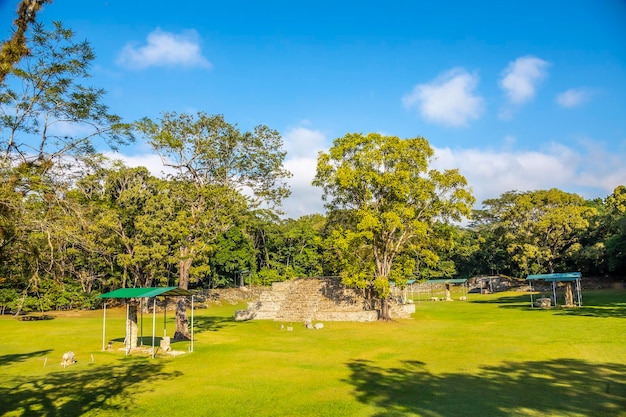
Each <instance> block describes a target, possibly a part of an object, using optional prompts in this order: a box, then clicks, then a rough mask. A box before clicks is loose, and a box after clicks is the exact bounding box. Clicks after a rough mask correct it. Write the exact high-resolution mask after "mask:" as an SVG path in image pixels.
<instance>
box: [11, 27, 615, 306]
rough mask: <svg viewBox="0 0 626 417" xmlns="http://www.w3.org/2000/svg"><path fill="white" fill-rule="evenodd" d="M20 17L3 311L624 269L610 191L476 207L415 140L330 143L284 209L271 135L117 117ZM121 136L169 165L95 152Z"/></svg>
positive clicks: (213, 118)
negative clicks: (310, 180)
mask: <svg viewBox="0 0 626 417" xmlns="http://www.w3.org/2000/svg"><path fill="white" fill-rule="evenodd" d="M31 23H32V27H31V28H30V29H29V31H28V32H27V33H28V36H27V37H26V38H25V39H24V42H25V45H26V46H27V50H28V53H27V54H26V56H24V58H23V59H21V60H16V59H13V58H11V59H7V58H6V57H5V56H4V54H5V49H6V48H3V57H2V64H3V66H2V68H3V71H5V72H6V77H4V75H3V77H4V78H3V79H2V80H0V81H1V84H0V129H1V133H0V176H1V181H0V312H2V313H4V312H5V311H11V312H13V313H19V312H28V311H34V310H40V311H46V310H52V309H71V308H92V307H95V306H96V304H97V302H96V296H97V295H98V294H100V293H102V292H105V291H109V290H113V289H116V288H121V287H145V286H162V285H170V286H174V285H176V286H181V287H182V288H189V289H193V288H216V287H224V286H238V285H241V284H245V285H250V284H252V285H268V284H270V283H272V282H275V281H281V280H287V279H291V278H295V277H311V276H341V277H342V278H343V279H344V281H345V282H346V283H348V284H350V285H354V286H357V287H361V288H372V289H373V290H374V292H375V294H377V295H378V296H379V297H381V298H383V299H384V298H385V297H386V294H387V291H388V286H389V281H390V280H394V281H396V282H398V283H402V282H403V281H406V280H408V279H417V280H425V279H429V278H444V277H463V278H467V277H471V276H475V275H480V274H495V273H499V274H505V275H509V276H514V277H523V276H525V275H526V274H529V273H545V272H555V271H581V272H582V273H583V275H585V276H595V277H600V278H602V279H613V278H615V277H621V276H624V274H625V273H626V187H624V186H619V187H617V188H616V189H615V190H614V192H613V193H612V194H610V195H608V196H606V198H604V199H600V198H598V199H594V200H585V199H584V198H583V197H581V196H579V195H577V194H573V193H568V192H564V191H561V190H558V189H550V190H535V191H515V190H512V191H509V192H506V193H504V194H502V195H501V196H500V197H498V198H494V199H490V200H486V201H484V202H482V204H481V205H480V206H481V207H482V208H481V209H480V210H477V209H474V207H478V206H477V205H476V204H475V202H474V200H473V197H472V195H471V184H467V183H466V181H465V179H464V178H463V177H462V175H461V174H460V173H459V172H458V171H455V170H451V171H444V172H439V171H435V170H432V169H430V168H429V162H430V161H431V159H432V157H433V151H432V148H431V147H430V145H429V144H428V142H427V140H426V139H424V138H419V137H418V138H412V139H398V138H396V137H389V136H381V135H378V134H369V135H360V134H347V135H346V136H345V137H343V138H339V139H337V140H335V142H334V144H333V146H332V148H331V149H330V150H329V152H328V153H322V154H320V157H319V161H318V167H317V175H316V178H315V180H314V184H315V185H317V186H319V187H321V188H322V189H323V190H324V199H325V202H326V207H327V212H326V213H325V214H313V215H307V216H303V217H301V218H299V219H287V218H284V217H282V213H281V212H280V204H281V201H282V200H283V199H284V198H286V197H287V196H288V195H289V190H288V188H287V186H286V182H285V180H286V179H287V178H288V177H289V175H290V174H289V172H287V171H286V170H285V169H284V168H283V160H284V157H285V152H284V151H282V138H281V136H280V134H279V133H278V132H277V131H275V130H273V129H271V128H269V127H267V126H258V127H256V128H254V129H253V130H252V131H241V130H240V129H239V128H238V127H237V125H236V124H232V123H230V122H227V121H226V120H225V119H224V117H223V116H221V115H208V114H205V113H202V112H199V113H197V114H185V113H183V114H178V113H174V112H164V113H163V114H162V115H161V117H160V118H159V119H158V120H150V119H147V118H146V119H142V120H138V121H134V122H126V121H124V120H123V119H122V118H121V117H120V116H118V115H115V114H113V113H111V112H110V110H109V109H108V108H107V106H106V105H105V104H104V95H105V92H104V91H102V90H100V89H98V88H95V87H92V86H88V85H85V84H84V83H85V82H86V81H87V80H88V76H89V70H90V64H91V62H92V60H93V59H94V53H93V51H92V50H91V47H90V46H89V44H88V43H87V42H76V41H75V40H74V36H73V33H72V31H71V30H69V29H67V28H65V27H63V25H62V24H61V23H55V24H54V25H53V26H52V27H50V28H47V27H45V26H43V25H41V24H38V23H36V22H31ZM68 126H70V127H72V129H68ZM68 132H69V133H68ZM133 141H144V142H145V143H147V144H149V145H150V146H151V147H152V149H153V150H154V152H155V153H157V154H158V155H160V156H161V158H162V160H163V161H164V167H167V172H168V173H169V174H168V175H163V176H154V175H152V174H151V173H150V172H149V171H148V169H146V168H143V167H128V166H124V165H123V164H122V163H121V162H119V161H112V160H107V159H106V158H105V157H104V156H103V154H102V152H103V151H104V150H105V149H107V150H108V149H121V148H123V146H124V145H126V144H128V143H131V142H133Z"/></svg>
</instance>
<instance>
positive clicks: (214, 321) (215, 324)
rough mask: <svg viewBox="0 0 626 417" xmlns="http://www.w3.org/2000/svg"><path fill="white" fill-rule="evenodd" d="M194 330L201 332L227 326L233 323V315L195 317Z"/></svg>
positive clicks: (213, 330)
mask: <svg viewBox="0 0 626 417" xmlns="http://www.w3.org/2000/svg"><path fill="white" fill-rule="evenodd" d="M193 323H194V329H195V330H194V331H195V332H196V333H202V332H216V331H218V330H220V329H223V328H224V327H227V326H232V325H234V324H235V319H234V318H233V317H206V316H202V317H196V318H194V321H193Z"/></svg>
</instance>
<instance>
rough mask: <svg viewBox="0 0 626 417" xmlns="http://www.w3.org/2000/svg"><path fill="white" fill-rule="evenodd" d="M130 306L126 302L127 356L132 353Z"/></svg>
mask: <svg viewBox="0 0 626 417" xmlns="http://www.w3.org/2000/svg"><path fill="white" fill-rule="evenodd" d="M129 312H130V304H129V302H128V301H126V339H125V340H124V342H125V345H126V354H127V355H128V354H129V353H130V338H131V337H132V336H131V334H130V333H131V332H132V330H131V329H130V314H129Z"/></svg>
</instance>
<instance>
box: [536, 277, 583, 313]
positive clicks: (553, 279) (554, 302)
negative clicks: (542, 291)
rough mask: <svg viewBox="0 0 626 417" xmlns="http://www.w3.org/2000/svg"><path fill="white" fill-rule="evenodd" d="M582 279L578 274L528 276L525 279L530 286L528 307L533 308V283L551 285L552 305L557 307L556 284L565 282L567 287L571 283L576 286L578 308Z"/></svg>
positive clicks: (580, 303)
mask: <svg viewBox="0 0 626 417" xmlns="http://www.w3.org/2000/svg"><path fill="white" fill-rule="evenodd" d="M581 279H582V274H581V273H580V272H561V273H555V274H536V275H528V277H526V281H528V283H529V285H530V306H531V307H534V302H533V284H532V283H533V281H537V280H543V281H546V282H551V283H552V305H554V306H557V305H558V303H557V301H558V300H557V293H556V286H557V283H558V282H566V283H568V285H571V283H572V282H574V283H575V286H576V292H575V293H576V302H575V304H577V305H578V306H579V307H581V306H582V305H583V296H582V289H581V285H580V280H581Z"/></svg>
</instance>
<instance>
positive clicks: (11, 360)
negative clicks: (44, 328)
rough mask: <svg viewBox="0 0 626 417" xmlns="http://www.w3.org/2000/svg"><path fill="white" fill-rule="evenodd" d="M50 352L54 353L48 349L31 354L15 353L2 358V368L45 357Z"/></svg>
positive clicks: (0, 357)
mask: <svg viewBox="0 0 626 417" xmlns="http://www.w3.org/2000/svg"><path fill="white" fill-rule="evenodd" d="M50 352H52V350H51V349H47V350H38V351H36V352H29V353H15V354H11V355H2V356H0V366H6V365H15V364H16V363H19V362H24V361H26V360H27V359H30V358H37V357H44V356H46V355H47V354H49V353H50Z"/></svg>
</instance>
